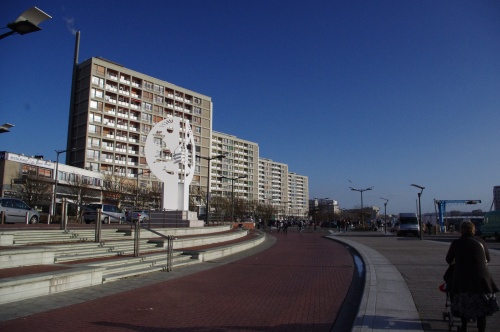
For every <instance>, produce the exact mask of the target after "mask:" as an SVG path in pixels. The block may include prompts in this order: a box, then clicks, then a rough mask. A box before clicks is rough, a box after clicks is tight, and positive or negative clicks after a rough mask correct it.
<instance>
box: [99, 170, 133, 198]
mask: <svg viewBox="0 0 500 332" xmlns="http://www.w3.org/2000/svg"><path fill="white" fill-rule="evenodd" d="M131 190H132V192H133V189H132V188H131V185H130V180H129V179H127V178H124V177H121V176H116V175H110V174H106V175H105V176H104V178H103V183H102V194H103V200H104V201H108V202H112V203H113V204H115V205H117V206H120V205H121V204H122V202H123V200H124V199H125V196H126V195H127V194H129V193H130V191H131Z"/></svg>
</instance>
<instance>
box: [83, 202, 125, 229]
mask: <svg viewBox="0 0 500 332" xmlns="http://www.w3.org/2000/svg"><path fill="white" fill-rule="evenodd" d="M97 209H100V210H101V222H102V223H104V224H109V223H111V222H118V223H119V224H121V223H122V222H124V221H125V213H124V212H123V211H122V209H120V208H119V207H118V206H116V205H111V204H100V203H99V204H89V205H88V206H87V207H86V208H85V210H84V212H83V219H84V220H85V223H87V224H90V223H91V222H95V220H96V217H97V212H96V211H97Z"/></svg>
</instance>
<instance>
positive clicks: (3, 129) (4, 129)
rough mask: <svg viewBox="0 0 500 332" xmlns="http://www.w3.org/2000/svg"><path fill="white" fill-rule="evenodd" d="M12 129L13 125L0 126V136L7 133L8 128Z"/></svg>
mask: <svg viewBox="0 0 500 332" xmlns="http://www.w3.org/2000/svg"><path fill="white" fill-rule="evenodd" d="M12 127H14V125H13V124H10V123H4V124H3V125H1V126H0V134H3V133H8V132H9V131H10V128H12Z"/></svg>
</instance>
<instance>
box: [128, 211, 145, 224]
mask: <svg viewBox="0 0 500 332" xmlns="http://www.w3.org/2000/svg"><path fill="white" fill-rule="evenodd" d="M148 212H149V211H146V210H134V211H129V212H127V217H126V218H127V221H137V220H139V221H140V222H144V221H148V220H149V214H148Z"/></svg>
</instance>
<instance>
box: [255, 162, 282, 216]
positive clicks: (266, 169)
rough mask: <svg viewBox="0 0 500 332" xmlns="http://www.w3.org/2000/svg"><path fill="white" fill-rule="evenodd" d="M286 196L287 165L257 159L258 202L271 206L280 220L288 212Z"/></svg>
mask: <svg viewBox="0 0 500 332" xmlns="http://www.w3.org/2000/svg"><path fill="white" fill-rule="evenodd" d="M288 194H289V192H288V165H287V164H283V163H278V162H275V161H272V160H271V159H267V158H259V202H260V203H262V204H271V205H272V206H273V207H274V208H276V211H278V213H277V214H278V215H279V216H280V218H281V217H283V216H285V215H286V214H287V212H288V210H289V204H290V203H289V201H290V199H289V196H288Z"/></svg>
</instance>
